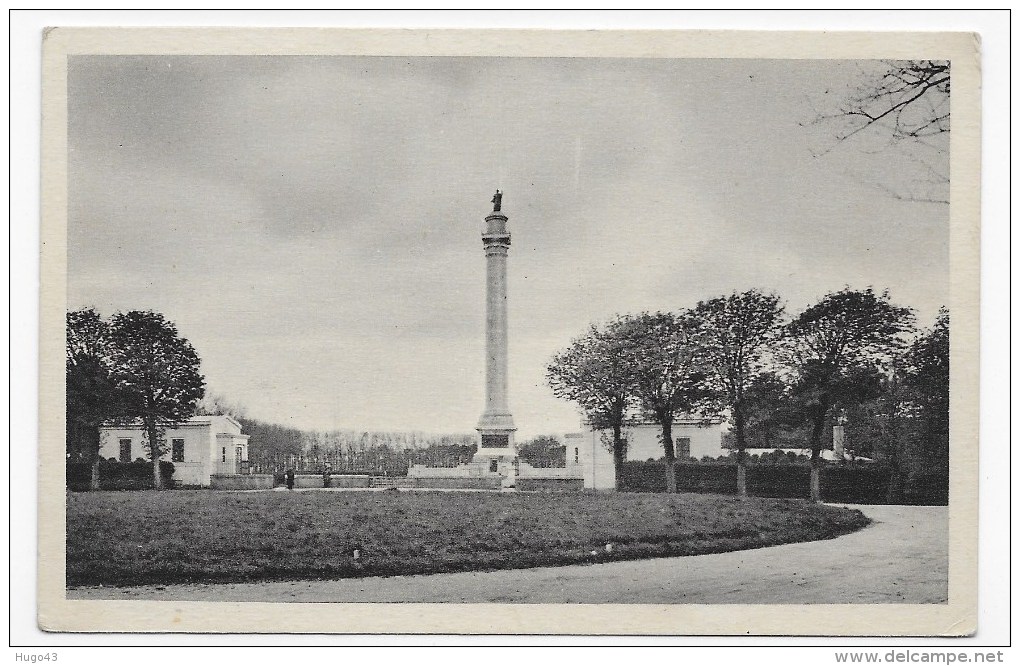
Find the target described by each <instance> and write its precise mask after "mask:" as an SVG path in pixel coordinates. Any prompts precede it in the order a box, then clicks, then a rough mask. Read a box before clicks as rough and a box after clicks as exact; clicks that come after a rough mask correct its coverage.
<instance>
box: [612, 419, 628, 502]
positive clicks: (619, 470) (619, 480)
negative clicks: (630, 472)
mask: <svg viewBox="0 0 1020 666" xmlns="http://www.w3.org/2000/svg"><path fill="white" fill-rule="evenodd" d="M625 454H626V452H625V451H624V450H623V427H622V425H621V424H620V423H619V422H616V423H614V424H613V469H614V474H613V477H614V479H615V480H616V489H617V490H620V488H622V487H623V462H624V460H625V459H626V455H625Z"/></svg>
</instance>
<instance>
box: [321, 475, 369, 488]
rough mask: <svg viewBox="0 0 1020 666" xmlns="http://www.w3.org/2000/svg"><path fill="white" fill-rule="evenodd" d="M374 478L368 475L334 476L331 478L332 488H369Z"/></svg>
mask: <svg viewBox="0 0 1020 666" xmlns="http://www.w3.org/2000/svg"><path fill="white" fill-rule="evenodd" d="M371 485H372V477H371V476H369V475H368V474H333V475H331V476H330V477H329V487H330V488H368V487H369V486H371Z"/></svg>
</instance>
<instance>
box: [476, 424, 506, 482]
mask: <svg viewBox="0 0 1020 666" xmlns="http://www.w3.org/2000/svg"><path fill="white" fill-rule="evenodd" d="M477 430H478V451H477V452H476V453H475V455H474V456H473V457H472V458H471V462H472V463H475V464H484V465H487V466H488V468H487V469H488V471H489V472H490V473H494V474H499V475H500V476H502V477H503V485H504V486H507V487H513V486H514V485H515V482H516V479H517V444H516V443H515V442H514V431H515V430H516V428H498V427H496V428H493V427H483V426H481V425H479V427H478V428H477Z"/></svg>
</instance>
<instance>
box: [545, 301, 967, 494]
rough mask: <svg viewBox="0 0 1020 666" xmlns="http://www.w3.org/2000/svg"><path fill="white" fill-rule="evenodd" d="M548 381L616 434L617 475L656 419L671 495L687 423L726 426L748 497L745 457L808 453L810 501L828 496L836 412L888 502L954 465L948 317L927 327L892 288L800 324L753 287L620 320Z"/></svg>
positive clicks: (587, 338) (824, 308) (823, 310)
mask: <svg viewBox="0 0 1020 666" xmlns="http://www.w3.org/2000/svg"><path fill="white" fill-rule="evenodd" d="M547 378H548V381H549V384H550V386H551V387H552V390H553V392H554V394H555V395H557V396H558V397H561V398H565V399H568V400H571V401H573V402H575V403H576V404H578V405H579V406H580V408H581V409H582V411H583V412H584V414H585V416H586V418H587V419H588V421H589V422H590V423H591V424H592V425H593V426H594V427H595V428H596V429H600V430H606V431H607V432H609V433H611V437H608V438H607V446H608V447H609V449H610V450H611V451H612V452H613V456H614V459H615V460H616V462H617V466H616V467H617V472H618V475H619V473H620V470H621V469H622V465H621V463H622V462H623V460H625V458H626V448H625V447H626V438H625V436H624V428H625V426H626V424H627V422H628V419H629V418H631V417H632V416H633V415H635V414H637V415H640V416H642V417H644V418H647V419H651V420H654V421H655V422H657V423H658V424H659V426H660V428H661V434H660V440H661V442H662V446H663V454H664V455H663V460H664V463H665V474H666V488H667V490H668V491H669V492H676V487H677V486H676V474H675V466H676V451H675V449H674V443H673V437H672V423H673V421H674V420H675V418H676V417H677V416H679V415H681V414H683V415H701V416H705V417H709V416H716V417H717V416H722V417H724V418H727V419H728V421H729V424H730V426H731V432H730V435H729V437H728V444H729V445H730V446H731V447H732V449H733V458H734V460H735V463H736V466H737V476H736V484H737V492H738V493H739V494H741V495H745V494H746V493H747V489H746V470H745V465H746V462H747V453H746V451H747V449H748V448H751V447H754V448H766V447H767V448H801V449H808V450H810V452H811V457H810V464H811V474H810V485H811V488H810V494H811V497H812V499H814V500H816V501H818V500H820V498H821V488H820V485H819V484H820V473H819V470H820V467H821V465H822V459H821V451H822V448H823V447H824V446H826V445H828V443H829V441H830V440H829V437H828V435H827V432H828V431H831V427H830V426H831V425H832V423H833V420H834V418H836V417H837V416H843V417H845V419H846V422H847V426H846V431H847V444H846V445H847V449H848V451H849V452H850V453H851V455H859V456H864V455H870V456H873V457H877V458H879V459H881V460H882V461H883V462H884V463H885V464H887V465H888V466H889V467H890V469H891V471H892V474H893V478H894V483H892V484H891V485H890V488H891V490H890V493H896V492H898V491H899V489H900V488H901V487H902V484H903V476H904V474H906V473H907V472H908V471H910V468H916V467H917V466H924V467H926V468H932V467H936V468H938V467H942V468H948V451H949V449H948V442H949V439H948V437H949V313H948V311H947V310H946V309H944V308H943V309H942V310H940V312H939V315H938V317H937V319H936V321H935V323H934V325H933V326H932V327H931V328H930V329H927V330H924V331H921V332H918V331H917V330H916V329H915V326H914V315H913V312H912V311H911V310H910V309H909V308H905V307H900V306H897V305H895V304H893V303H892V302H891V300H890V297H889V294H888V292H885V291H883V292H876V291H874V290H873V289H871V288H868V289H864V290H853V289H850V288H845V289H843V290H840V291H837V292H832V293H829V294H826V295H825V296H824V297H823V298H822V299H821V300H820V301H819V302H818V303H816V304H814V305H812V306H810V307H808V308H807V309H805V310H804V311H803V312H800V313H798V314H797V315H796V316H793V317H790V318H787V317H786V314H785V308H784V306H783V305H782V304H781V302H780V298H779V297H778V296H776V295H775V294H765V293H762V292H759V291H757V290H749V291H745V292H741V293H733V294H730V295H727V296H720V297H717V298H713V299H710V300H706V301H701V302H699V303H698V304H697V305H696V306H694V307H692V308H689V309H685V310H682V311H679V312H656V313H640V314H637V315H622V316H617V317H616V318H614V319H613V320H611V321H609V322H607V323H604V324H600V325H594V324H593V325H592V326H590V328H589V329H588V331H587V332H586V333H585V334H583V335H581V336H580V337H578V338H577V339H575V340H574V341H573V342H572V343H571V344H570V346H568V347H567V348H566V349H565V350H563V351H561V352H559V353H558V354H556V355H555V356H554V357H553V359H552V360H551V361H550V363H549V364H548V367H547ZM618 481H619V479H618Z"/></svg>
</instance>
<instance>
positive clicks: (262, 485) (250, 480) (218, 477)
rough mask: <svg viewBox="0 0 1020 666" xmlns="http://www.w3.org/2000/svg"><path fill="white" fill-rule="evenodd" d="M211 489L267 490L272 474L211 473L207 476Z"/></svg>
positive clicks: (271, 483)
mask: <svg viewBox="0 0 1020 666" xmlns="http://www.w3.org/2000/svg"><path fill="white" fill-rule="evenodd" d="M209 487H210V488H212V489H213V490H268V489H271V488H272V487H273V475H272V474H213V475H212V476H210V477H209Z"/></svg>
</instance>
